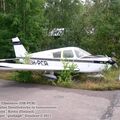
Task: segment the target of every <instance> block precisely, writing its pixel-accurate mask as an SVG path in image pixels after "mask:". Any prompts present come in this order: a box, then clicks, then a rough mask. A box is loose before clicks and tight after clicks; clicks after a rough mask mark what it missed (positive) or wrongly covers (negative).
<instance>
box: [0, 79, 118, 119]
mask: <svg viewBox="0 0 120 120" xmlns="http://www.w3.org/2000/svg"><path fill="white" fill-rule="evenodd" d="M0 120H120V91H88V90H79V89H68V88H60V87H55V86H46V85H38V84H21V83H16V82H14V81H7V80H0Z"/></svg>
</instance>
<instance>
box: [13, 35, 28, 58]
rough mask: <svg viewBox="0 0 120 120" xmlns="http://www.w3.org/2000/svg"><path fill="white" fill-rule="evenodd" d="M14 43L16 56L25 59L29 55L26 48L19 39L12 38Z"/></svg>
mask: <svg viewBox="0 0 120 120" xmlns="http://www.w3.org/2000/svg"><path fill="white" fill-rule="evenodd" d="M12 43H13V46H14V51H15V56H16V57H25V55H26V54H27V51H26V49H25V48H24V46H23V45H22V44H21V41H20V40H19V38H18V37H16V38H12Z"/></svg>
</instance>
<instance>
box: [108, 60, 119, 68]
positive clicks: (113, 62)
mask: <svg viewBox="0 0 120 120" xmlns="http://www.w3.org/2000/svg"><path fill="white" fill-rule="evenodd" d="M108 63H109V64H110V65H112V66H115V67H116V68H118V65H117V63H116V61H115V60H113V59H112V58H111V59H110V60H109V61H108Z"/></svg>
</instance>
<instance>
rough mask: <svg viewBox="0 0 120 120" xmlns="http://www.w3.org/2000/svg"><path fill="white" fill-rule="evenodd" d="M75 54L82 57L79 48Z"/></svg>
mask: <svg viewBox="0 0 120 120" xmlns="http://www.w3.org/2000/svg"><path fill="white" fill-rule="evenodd" d="M75 54H76V56H77V57H78V58H80V57H81V56H82V55H81V54H80V51H79V50H75Z"/></svg>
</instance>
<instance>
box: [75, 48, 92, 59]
mask: <svg viewBox="0 0 120 120" xmlns="http://www.w3.org/2000/svg"><path fill="white" fill-rule="evenodd" d="M75 54H76V56H77V57H78V58H80V57H84V56H89V55H91V54H90V53H88V52H87V51H84V50H82V49H76V50H75Z"/></svg>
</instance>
